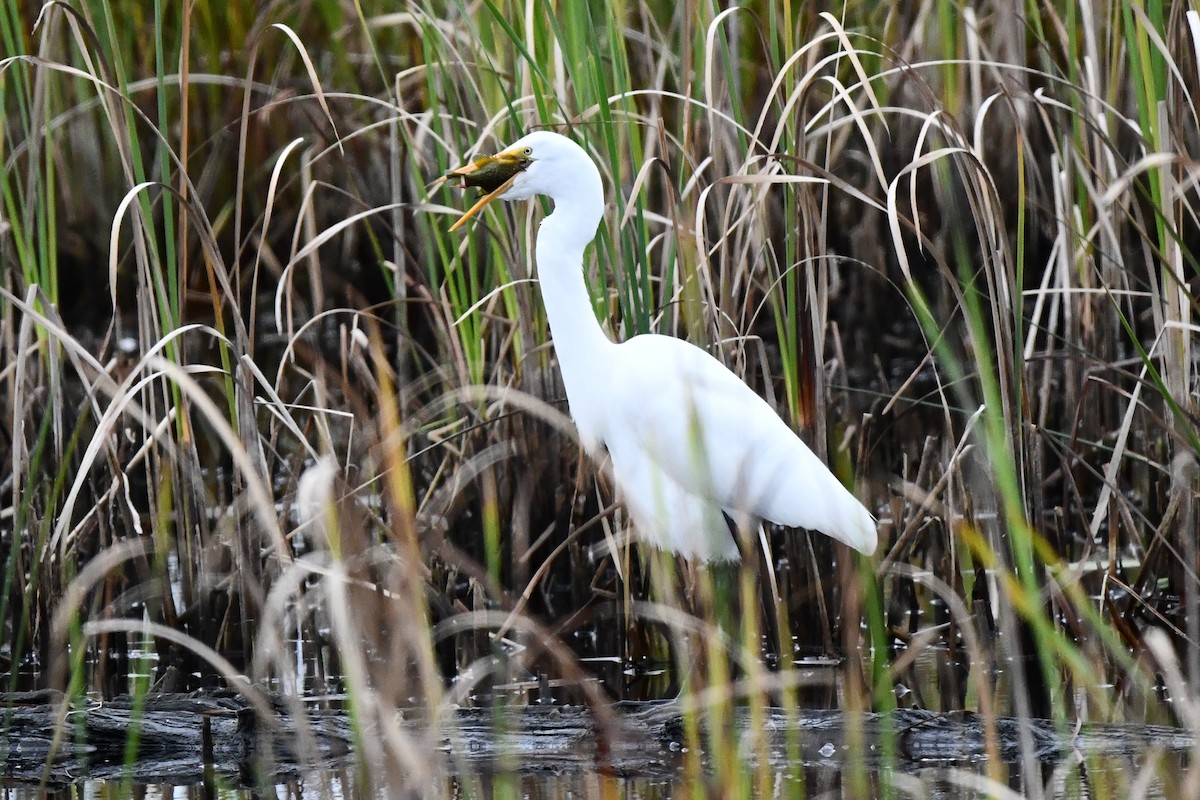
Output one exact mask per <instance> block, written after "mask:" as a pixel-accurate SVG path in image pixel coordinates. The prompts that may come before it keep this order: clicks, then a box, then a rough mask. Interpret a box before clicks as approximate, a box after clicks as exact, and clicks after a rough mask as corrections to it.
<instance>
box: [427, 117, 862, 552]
mask: <svg viewBox="0 0 1200 800" xmlns="http://www.w3.org/2000/svg"><path fill="white" fill-rule="evenodd" d="M450 178H462V179H463V181H464V184H465V185H469V186H478V187H480V188H482V189H484V190H485V191H486V192H487V194H486V195H484V197H483V198H481V199H480V200H479V202H477V203H476V204H475V205H474V206H473V207H472V208H471V209H470V210H469V211H467V212H466V214H464V215H463V216H462V218H461V219H459V220H458V221H457V222H456V223H455V224H454V225H453V227H452V228H451V230H454V229H456V228H458V227H459V226H461V225H462V224H463V223H465V222H466V221H467V220H468V219H470V218H471V217H473V216H474V215H475V214H477V213H479V211H480V210H481V209H482V208H484V207H485V206H486V205H487V204H488V203H490V202H491V201H492V200H494V199H496V198H500V199H501V200H527V199H530V198H532V197H534V196H535V195H539V194H540V195H546V196H547V197H549V198H550V199H551V200H553V201H554V211H553V213H551V214H550V215H549V216H547V217H546V218H545V219H543V220H542V224H541V227H540V228H539V229H538V234H537V248H536V254H535V255H536V260H537V271H538V281H539V284H540V286H541V292H542V301H543V302H544V303H545V306H546V317H547V319H548V320H549V322H550V334H551V337H552V338H553V340H554V349H555V352H556V353H557V355H558V364H559V368H560V369H561V370H562V377H563V384H564V385H565V386H566V390H567V402H568V404H569V406H570V413H571V417H572V418H573V419H574V420H575V425H576V426H577V428H578V429H579V436H580V439H581V440H582V442H583V445H584V447H585V448H586V449H587V451H588V452H589V453H590V454H591V455H592V456H593V457H596V458H602V457H603V454H604V451H605V450H607V452H608V456H609V458H611V459H612V475H613V478H614V480H615V482H616V485H617V490H618V493H619V495H620V497H621V499H622V500H623V501H624V503H625V505H626V507H627V508H628V510H629V513H630V515H631V517H632V519H633V523H634V528H635V530H636V531H637V532H638V534H640V536H641V537H642V538H643V539H644V540H646V541H648V542H649V543H651V544H653V545H655V546H657V547H659V548H662V549H664V550H668V551H671V552H675V553H678V554H680V555H682V556H684V557H685V558H692V559H698V560H701V561H733V560H736V559H737V558H738V557H739V553H738V547H737V543H736V541H735V540H734V537H733V535H732V534H731V533H730V526H729V521H728V520H727V519H726V516H725V515H728V516H729V518H730V520H732V521H733V522H734V523H735V524H739V525H743V524H747V523H750V522H752V521H755V520H757V519H766V520H770V521H772V522H777V523H780V524H783V525H788V526H793V527H802V528H811V529H814V530H817V531H820V532H821V533H824V534H826V535H828V536H832V537H833V538H834V539H837V540H839V541H842V542H845V543H846V544H848V545H850V546H851V547H853V548H854V549H856V550H859V551H860V552H862V553H865V554H867V555H870V554H871V553H873V552H874V551H875V544H876V531H875V521H874V519H873V518H872V517H871V514H870V513H868V511H867V510H866V508H864V507H863V505H862V504H861V503H860V502H859V501H858V500H857V499H856V498H855V497H854V495H852V494H851V493H850V492H849V491H847V490H846V488H845V487H844V486H842V484H841V483H840V482H839V481H838V480H837V478H835V477H834V476H833V474H832V473H831V472H830V471H829V470H828V469H827V468H826V467H825V465H824V464H822V463H821V461H820V459H818V458H817V457H816V456H815V455H813V453H812V451H811V450H809V449H808V447H807V446H806V445H805V444H804V442H802V441H801V440H800V439H799V438H798V437H797V436H796V434H795V433H793V432H792V430H791V429H790V428H789V427H788V426H787V424H786V423H784V421H783V420H782V419H780V418H779V415H777V414H776V413H775V411H774V410H773V409H772V408H771V407H770V406H769V405H768V404H767V403H766V401H764V400H763V399H762V398H761V397H759V396H758V395H757V394H755V393H754V392H753V391H751V389H750V388H749V387H748V386H746V384H744V383H743V382H742V381H741V380H740V379H739V378H738V377H737V376H736V375H734V374H733V373H732V372H730V371H729V370H728V369H727V368H726V367H725V366H724V365H723V364H721V362H719V361H718V360H717V359H715V358H714V357H713V356H711V355H709V354H708V353H707V352H705V351H704V350H702V349H700V348H699V347H696V346H694V345H692V344H689V343H688V342H685V341H683V340H681V339H675V338H672V337H670V336H662V335H659V334H644V335H640V336H634V337H633V338H631V339H629V340H628V341H626V342H622V343H614V342H612V341H610V340H609V338H608V337H607V336H606V335H605V333H604V331H603V330H602V329H601V327H600V324H599V323H598V322H597V320H596V315H595V313H594V311H593V309H592V305H591V303H590V301H589V299H588V292H587V289H586V287H585V285H584V281H583V251H584V248H586V247H587V245H588V244H589V243H590V242H591V241H592V239H593V237H594V236H595V234H596V226H597V225H598V224H599V222H600V218H601V216H602V215H603V213H604V190H603V186H602V184H601V180H600V171H599V170H598V169H597V168H596V165H595V163H594V162H593V161H592V159H591V158H589V157H588V155H587V153H586V152H585V151H584V150H583V148H581V147H580V146H579V145H577V144H576V143H575V142H573V141H571V140H570V139H568V138H566V137H565V136H561V135H559V134H557V133H551V132H549V131H537V132H534V133H531V134H529V135H528V136H525V137H524V138H522V139H520V140H518V141H517V142H516V143H514V144H513V145H512V146H511V147H509V148H508V149H506V150H504V151H503V152H501V153H498V154H497V155H494V156H481V157H479V158H477V159H475V161H474V162H472V163H471V164H468V165H466V166H463V167H459V168H458V169H455V170H451V171H450V172H448V173H447V174H446V176H445V177H444V178H443V179H442V180H443V181H444V180H447V179H450Z"/></svg>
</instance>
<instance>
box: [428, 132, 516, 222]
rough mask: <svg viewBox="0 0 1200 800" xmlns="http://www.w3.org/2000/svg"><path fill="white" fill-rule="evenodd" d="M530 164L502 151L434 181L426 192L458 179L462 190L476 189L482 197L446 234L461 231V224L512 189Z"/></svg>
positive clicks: (514, 151)
mask: <svg viewBox="0 0 1200 800" xmlns="http://www.w3.org/2000/svg"><path fill="white" fill-rule="evenodd" d="M530 163H532V161H531V159H530V158H529V156H528V154H527V153H525V152H524V151H522V150H505V151H504V152H502V153H497V154H496V155H494V156H488V155H483V156H479V157H478V158H476V159H475V160H474V161H472V162H471V163H470V164H466V165H464V166H461V167H458V168H457V169H452V170H450V171H449V172H447V173H446V174H445V175H443V176H442V177H440V178H438V179H437V180H436V181H434V182H433V184H432V185H431V187H430V188H433V189H436V188H437V187H439V186H441V185H442V184H443V183H445V182H446V181H449V180H453V179H455V178H462V186H463V188H464V189H465V188H467V187H468V186H477V187H479V188H480V189H482V190H483V191H484V192H485V193H486V194H484V196H483V197H481V198H479V200H478V201H476V203H475V205H473V206H471V207H470V208H469V209H468V210H467V213H465V214H463V215H462V216H461V217H459V218H458V221H457V222H455V223H454V224H453V225H451V226H450V230H452V231H454V230H458V229H459V228H461V227H462V225H463V223H465V222H466V221H467V220H469V219H470V218H471V217H473V216H475V215H476V214H478V213H479V212H480V211H482V210H483V209H484V207H485V206H487V204H488V203H490V202H492V201H493V200H495V199H496V198H497V197H499V196H500V195H502V194H504V193H505V192H507V191H508V190H509V189H510V188H512V185H513V181H515V180H516V179H517V176H518V175H520V174H521V172H522V171H523V170H525V168H526V167H528V166H529V165H530Z"/></svg>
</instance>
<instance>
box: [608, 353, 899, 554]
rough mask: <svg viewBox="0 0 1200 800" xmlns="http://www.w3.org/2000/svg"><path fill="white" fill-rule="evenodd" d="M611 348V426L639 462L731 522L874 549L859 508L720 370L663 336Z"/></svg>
mask: <svg viewBox="0 0 1200 800" xmlns="http://www.w3.org/2000/svg"><path fill="white" fill-rule="evenodd" d="M620 350H621V351H622V357H621V359H620V363H621V368H620V370H619V373H618V374H614V376H613V391H612V397H613V402H614V404H615V406H614V408H613V409H612V415H611V417H610V419H612V420H614V422H615V421H616V420H621V421H623V422H625V423H626V427H627V428H628V430H629V432H630V434H631V435H632V436H634V437H636V439H637V441H638V442H639V443H640V445H641V448H642V450H643V451H644V452H645V454H646V457H647V458H648V459H650V460H651V461H653V462H654V463H655V464H656V465H657V466H658V467H659V468H660V469H661V470H662V472H663V473H664V474H665V475H667V476H669V477H670V478H671V479H672V480H674V481H675V482H676V483H677V484H679V486H681V487H682V488H683V489H684V490H685V491H687V492H688V493H690V494H692V495H695V496H697V497H701V498H708V499H709V500H710V502H714V503H716V504H718V505H720V507H721V508H723V509H725V510H726V511H727V512H728V513H730V514H731V515H740V514H748V515H752V516H756V517H761V518H763V519H767V520H771V521H772V522H778V523H781V524H784V525H790V526H798V527H805V528H811V529H814V530H818V531H821V532H822V533H825V534H827V535H829V536H832V537H834V538H836V539H840V540H841V541H844V542H846V543H847V544H849V545H850V546H852V547H855V548H857V549H859V550H861V551H863V552H867V553H870V552H873V551H874V549H875V538H876V533H875V523H874V520H873V519H872V518H871V515H870V514H869V513H868V512H867V510H866V509H865V508H863V506H862V504H861V503H859V501H858V500H857V499H856V498H855V497H854V495H852V494H851V493H850V492H849V491H848V490H847V489H846V488H845V487H844V486H842V484H841V483H840V482H839V481H838V480H837V478H836V477H834V475H833V474H832V473H831V472H830V471H829V470H828V469H827V468H826V467H825V465H824V464H823V463H821V461H820V459H818V458H817V457H816V456H815V455H814V454H813V453H812V451H811V450H809V449H808V447H807V446H806V445H805V444H804V442H803V441H801V440H800V438H799V437H798V436H796V434H795V433H793V432H792V430H791V429H790V428H789V427H788V426H787V424H786V423H785V422H784V421H783V420H782V419H780V418H779V415H777V414H776V413H775V411H774V410H773V409H772V408H771V407H770V406H769V405H768V404H767V402H766V401H765V400H763V399H762V398H761V397H759V396H758V395H757V394H755V393H754V392H753V391H752V390H751V389H750V388H749V387H748V386H746V384H744V383H743V382H742V381H741V380H740V379H739V378H738V377H737V376H736V375H734V374H733V373H732V372H730V371H729V370H728V369H727V368H726V367H725V366H724V365H723V364H721V363H720V362H719V361H717V360H716V359H715V358H713V357H712V356H710V355H709V354H708V353H706V352H705V351H703V350H701V349H700V348H698V347H695V346H693V345H691V344H689V343H687V342H684V341H682V340H680V339H674V338H671V337H666V336H657V335H646V336H637V337H634V338H633V339H630V340H629V341H628V342H625V343H624V344H622V345H620ZM614 466H617V464H616V461H615V460H614Z"/></svg>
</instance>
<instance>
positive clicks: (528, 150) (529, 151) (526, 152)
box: [521, 147, 533, 158]
mask: <svg viewBox="0 0 1200 800" xmlns="http://www.w3.org/2000/svg"><path fill="white" fill-rule="evenodd" d="M521 154H522V155H524V156H525V157H526V158H528V157H529V156H531V155H533V148H532V147H526V148H525V149H524V150H522V151H521Z"/></svg>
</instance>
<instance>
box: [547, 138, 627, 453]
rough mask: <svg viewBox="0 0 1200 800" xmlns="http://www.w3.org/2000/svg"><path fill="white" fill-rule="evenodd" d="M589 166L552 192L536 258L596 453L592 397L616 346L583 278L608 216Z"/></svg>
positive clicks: (576, 402)
mask: <svg viewBox="0 0 1200 800" xmlns="http://www.w3.org/2000/svg"><path fill="white" fill-rule="evenodd" d="M584 165H586V166H588V167H590V170H584V174H583V175H580V176H578V177H577V178H573V179H572V180H571V181H569V182H565V183H563V184H562V185H561V186H560V187H558V189H557V190H556V191H555V193H554V194H553V195H551V199H552V200H553V201H554V211H553V213H551V214H550V215H549V216H547V217H546V218H545V219H544V220H542V224H541V227H540V228H539V229H538V234H537V246H536V260H537V269H538V276H537V277H538V282H539V283H540V284H541V292H542V300H543V303H544V304H545V306H546V319H547V321H548V322H549V323H550V336H551V338H552V339H553V340H554V352H555V354H556V355H557V357H558V366H559V369H560V370H561V372H562V378H563V385H564V386H565V387H566V390H567V402H568V403H569V404H570V407H571V416H572V417H573V418H574V419H575V423H576V426H577V427H578V428H579V434H580V436H581V438H582V439H583V443H584V446H585V447H587V449H588V450H590V451H592V452H595V450H596V448H597V447H598V446H599V444H600V441H601V440H602V438H603V435H604V431H603V430H601V427H602V426H601V425H600V421H601V418H600V415H598V414H596V413H594V411H593V398H596V397H598V396H600V395H602V392H601V393H598V392H597V391H596V384H597V382H602V381H605V380H607V378H606V377H605V374H606V373H607V371H608V364H609V360H610V355H611V353H612V350H613V348H614V347H616V345H615V344H613V342H612V341H611V340H610V339H609V338H608V336H606V335H605V333H604V330H603V329H602V328H601V327H600V323H599V322H598V321H597V320H596V312H595V309H593V308H592V302H591V298H590V296H589V295H588V290H587V284H586V283H585V282H584V279H583V252H584V250H585V249H586V248H587V246H588V244H589V243H590V242H591V241H592V239H593V237H595V235H596V228H597V226H598V225H599V224H600V219H601V217H602V216H603V215H604V201H603V191H602V185H601V183H600V172H599V170H597V169H596V167H595V165H594V164H592V162H591V160H589V159H582V160H581V161H580V167H581V168H582V167H583V166H584Z"/></svg>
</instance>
